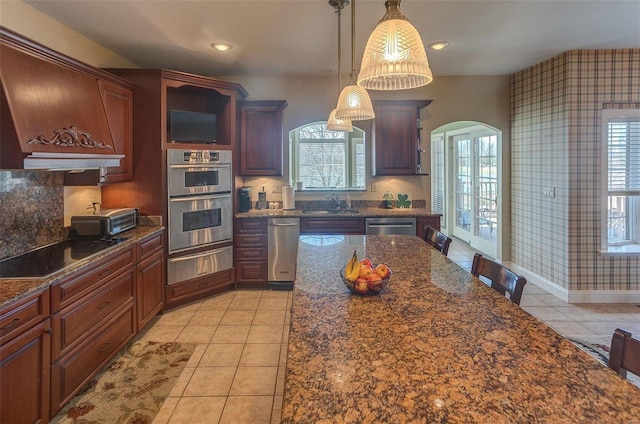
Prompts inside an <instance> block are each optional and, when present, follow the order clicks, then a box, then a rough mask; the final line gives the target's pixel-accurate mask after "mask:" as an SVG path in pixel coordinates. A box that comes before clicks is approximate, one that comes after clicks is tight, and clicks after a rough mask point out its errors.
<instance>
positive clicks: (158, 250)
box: [136, 234, 165, 331]
mask: <svg viewBox="0 0 640 424" xmlns="http://www.w3.org/2000/svg"><path fill="white" fill-rule="evenodd" d="M137 248H138V260H139V262H138V266H137V267H136V272H137V276H136V313H137V322H138V331H140V330H141V329H142V328H143V327H144V326H145V325H146V324H147V323H148V322H149V321H151V319H152V318H153V317H154V316H156V314H157V313H158V312H160V311H161V310H162V307H163V306H164V284H165V274H164V268H165V265H164V252H163V250H162V234H157V235H155V236H152V237H149V238H147V239H143V240H142V241H140V242H139V243H138V247H137Z"/></svg>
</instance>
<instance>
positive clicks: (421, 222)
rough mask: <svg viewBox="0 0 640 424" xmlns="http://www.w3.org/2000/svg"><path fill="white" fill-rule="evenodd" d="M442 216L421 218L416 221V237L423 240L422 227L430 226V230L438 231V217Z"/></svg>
mask: <svg viewBox="0 0 640 424" xmlns="http://www.w3.org/2000/svg"><path fill="white" fill-rule="evenodd" d="M441 216H442V215H433V216H422V217H419V218H418V219H417V223H416V236H418V237H420V238H421V239H424V235H425V233H424V227H426V226H427V225H430V226H431V227H432V228H435V229H436V230H438V231H440V217H441Z"/></svg>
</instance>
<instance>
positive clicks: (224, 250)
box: [169, 246, 233, 263]
mask: <svg viewBox="0 0 640 424" xmlns="http://www.w3.org/2000/svg"><path fill="white" fill-rule="evenodd" d="M231 249H233V246H228V247H222V248H220V249H216V250H215V251H213V252H212V251H210V250H208V251H206V252H203V253H196V254H194V255H187V256H179V257H177V258H169V260H170V261H171V262H174V263H175V262H182V261H188V260H191V259H195V258H202V257H204V256H211V254H212V253H222V252H226V251H229V250H231Z"/></svg>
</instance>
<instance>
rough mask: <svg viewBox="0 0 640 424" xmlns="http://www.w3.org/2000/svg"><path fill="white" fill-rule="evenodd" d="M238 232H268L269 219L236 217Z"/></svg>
mask: <svg viewBox="0 0 640 424" xmlns="http://www.w3.org/2000/svg"><path fill="white" fill-rule="evenodd" d="M235 225H236V232H237V233H255V232H263V233H265V234H266V233H267V219H266V218H249V219H236V224H235Z"/></svg>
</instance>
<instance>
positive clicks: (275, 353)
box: [239, 343, 280, 367]
mask: <svg viewBox="0 0 640 424" xmlns="http://www.w3.org/2000/svg"><path fill="white" fill-rule="evenodd" d="M279 362H280V344H279V343H278V344H273V343H272V344H268V343H260V344H253V343H247V344H245V345H244V350H243V351H242V356H241V357H240V364H239V365H240V366H241V367H250V366H258V367H277V366H278V364H279Z"/></svg>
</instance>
